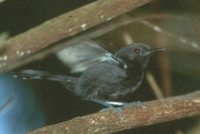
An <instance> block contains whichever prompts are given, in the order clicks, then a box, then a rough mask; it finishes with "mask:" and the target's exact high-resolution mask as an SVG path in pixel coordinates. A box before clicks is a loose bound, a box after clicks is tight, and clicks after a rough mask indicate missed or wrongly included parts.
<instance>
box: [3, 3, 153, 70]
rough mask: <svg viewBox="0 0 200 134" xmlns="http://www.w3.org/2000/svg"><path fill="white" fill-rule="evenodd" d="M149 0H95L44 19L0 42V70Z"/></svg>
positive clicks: (9, 67)
mask: <svg viewBox="0 0 200 134" xmlns="http://www.w3.org/2000/svg"><path fill="white" fill-rule="evenodd" d="M151 1H153V0H97V1H95V2H93V3H91V4H88V5H86V6H83V7H81V8H78V9H75V10H73V11H71V12H68V13H65V14H63V15H60V16H58V17H56V18H54V19H51V20H49V21H46V22H44V23H43V24H41V25H39V26H37V27H35V28H33V29H30V30H28V31H27V32H24V33H22V34H20V35H18V36H15V37H13V38H10V39H9V40H7V41H6V42H5V43H2V44H1V45H0V72H6V71H9V70H11V69H14V68H16V67H19V66H21V65H23V64H26V63H28V62H30V61H33V60H36V59H40V58H41V55H40V56H36V57H35V58H33V57H32V56H30V54H34V53H36V52H39V51H41V50H43V49H44V48H47V47H50V46H53V45H55V44H54V43H56V42H58V41H61V40H63V39H66V38H67V39H69V37H72V36H75V35H77V34H79V33H81V32H83V31H85V30H88V29H90V28H92V27H94V26H97V25H99V24H101V23H104V22H107V21H109V20H111V19H113V18H115V17H117V16H119V15H122V14H124V13H126V12H128V11H131V10H132V9H135V8H137V7H140V6H142V5H144V4H146V3H149V2H151ZM85 38H86V37H85ZM27 56H30V57H31V59H30V58H29V57H27ZM43 57H44V56H43ZM22 60H25V61H24V62H22Z"/></svg>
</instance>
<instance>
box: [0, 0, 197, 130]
mask: <svg viewBox="0 0 200 134" xmlns="http://www.w3.org/2000/svg"><path fill="white" fill-rule="evenodd" d="M92 1H95V0H84V1H81V0H60V1H54V0H48V1H39V0H34V1H30V0H4V1H3V0H0V42H3V41H4V40H6V39H7V38H10V37H12V36H15V35H17V34H20V33H22V32H24V31H27V30H28V29H30V28H32V27H34V26H37V25H39V24H41V23H42V22H44V21H46V20H49V19H51V18H53V17H56V16H58V15H60V14H62V13H65V12H68V11H70V10H73V9H75V8H78V7H80V6H83V5H85V4H88V3H90V2H92ZM198 3H199V4H198ZM199 11H200V2H199V1H198V0H191V1H188V0H176V1H175V0H170V1H164V0H157V1H155V2H153V3H151V4H148V5H145V6H143V7H141V8H138V9H136V10H134V11H133V12H130V13H128V14H126V15H123V16H121V17H120V19H114V20H112V21H113V27H115V28H114V29H113V30H112V31H109V32H107V33H105V34H103V35H101V36H98V37H96V38H93V40H95V41H97V42H100V44H101V45H102V47H104V48H105V49H107V50H108V51H110V52H115V51H116V50H118V49H120V48H121V47H123V46H125V45H128V44H130V43H132V42H143V43H146V44H148V45H150V46H152V47H163V48H166V51H165V52H163V53H160V54H156V55H154V56H153V57H152V58H151V60H150V63H149V66H148V68H147V69H146V75H145V80H144V81H143V84H142V86H141V87H140V88H139V89H138V90H137V91H136V92H134V94H130V95H128V96H126V97H124V98H121V100H124V101H129V102H132V101H148V100H154V99H159V98H164V97H168V96H175V95H181V94H186V93H189V92H192V91H196V90H199V87H200V60H199V58H200V53H199V52H200V38H199V36H200V13H199ZM119 20H120V23H121V24H120V25H115V24H116V22H115V21H119ZM27 45H28V44H27ZM21 69H39V70H46V71H49V72H56V73H60V74H62V73H67V74H68V73H69V69H68V68H67V67H66V66H65V65H64V64H63V63H62V61H60V60H59V59H58V58H57V57H56V55H55V54H52V55H50V56H48V57H47V58H45V59H42V60H40V61H36V62H32V63H30V64H28V65H26V66H24V67H21V68H18V69H17V70H21ZM15 71H16V70H14V71H12V72H9V73H6V74H2V75H1V76H0V134H13V133H14V134H23V133H25V132H26V131H30V130H33V129H36V128H39V127H42V126H45V125H50V124H55V123H58V122H62V121H66V120H69V119H71V118H73V117H76V116H83V115H86V114H91V113H94V112H98V111H99V110H100V109H102V108H103V107H102V106H101V105H98V104H96V103H93V102H89V101H84V100H81V99H80V98H79V97H76V96H74V95H73V94H72V93H71V92H69V91H67V90H66V89H65V88H64V86H62V85H61V84H60V83H56V82H51V81H46V80H41V81H33V80H27V81H25V80H20V79H15V78H13V75H14V74H15ZM144 128H145V129H144ZM120 133H127V134H129V133H135V134H151V133H152V134H155V133H163V134H169V133H170V134H199V133H200V120H199V117H193V118H188V119H181V120H178V121H171V122H168V123H162V124H158V125H153V126H149V127H143V128H137V129H133V130H127V131H125V132H120Z"/></svg>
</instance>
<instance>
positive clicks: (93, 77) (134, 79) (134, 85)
mask: <svg viewBox="0 0 200 134" xmlns="http://www.w3.org/2000/svg"><path fill="white" fill-rule="evenodd" d="M163 50H164V48H151V47H150V46H149V45H146V44H145V43H132V44H130V45H127V46H125V47H123V48H121V49H119V50H117V51H116V52H115V53H110V52H108V51H107V50H105V49H104V48H102V47H101V46H100V45H99V44H98V43H96V42H94V41H91V40H86V41H82V42H81V43H80V44H78V45H75V46H71V47H68V48H66V49H63V50H61V51H60V52H58V53H57V56H58V58H59V59H60V60H61V61H63V62H64V63H65V64H66V65H67V66H69V67H70V68H71V73H72V74H76V73H77V74H79V75H78V76H77V75H75V76H73V75H71V76H70V75H67V74H55V73H51V72H46V71H41V70H33V69H25V70H21V71H19V72H17V73H16V75H15V77H19V78H22V79H35V80H36V79H46V80H51V81H57V82H60V83H61V84H63V85H64V86H65V88H66V89H67V90H69V91H71V92H73V93H74V94H75V95H77V96H80V97H81V98H82V99H84V100H89V101H94V102H96V103H99V104H102V105H104V106H106V107H115V106H118V107H123V106H124V105H126V104H127V103H126V102H119V101H116V100H118V99H119V98H121V97H124V96H126V95H128V94H130V93H133V92H134V91H135V90H137V89H138V88H139V86H140V85H141V83H142V81H143V78H144V72H145V68H146V67H147V64H148V62H149V59H150V57H151V56H152V55H153V54H154V53H156V52H160V51H163Z"/></svg>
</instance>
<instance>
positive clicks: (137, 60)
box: [115, 43, 164, 68]
mask: <svg viewBox="0 0 200 134" xmlns="http://www.w3.org/2000/svg"><path fill="white" fill-rule="evenodd" d="M163 50H164V49H163V48H151V47H149V46H148V45H146V44H143V43H133V44H131V45H128V46H126V47H124V48H122V49H120V50H118V51H117V52H116V53H115V56H116V57H119V58H121V59H122V60H123V61H124V62H125V63H126V64H127V66H128V67H129V66H137V65H139V67H141V68H145V67H146V66H147V64H148V61H149V58H150V56H151V55H152V54H154V53H155V52H159V51H163Z"/></svg>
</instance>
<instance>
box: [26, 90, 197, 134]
mask: <svg viewBox="0 0 200 134" xmlns="http://www.w3.org/2000/svg"><path fill="white" fill-rule="evenodd" d="M199 111H200V92H199V91H198V92H194V93H191V94H187V95H182V96H177V97H171V98H167V99H161V100H154V101H149V102H145V103H144V107H141V106H133V105H130V106H127V107H126V108H125V109H124V111H123V113H124V120H123V121H122V120H120V116H119V113H118V112H116V111H113V110H111V109H110V110H105V111H103V112H98V113H95V114H90V115H86V116H83V117H76V118H74V119H72V120H69V121H66V122H63V123H59V124H55V125H51V126H47V127H44V128H40V129H38V130H35V131H33V132H30V133H28V134H44V133H45V134H47V133H55V134H66V133H70V134H79V133H82V134H86V133H114V132H119V131H123V130H127V129H130V128H136V127H141V126H148V125H152V124H156V123H161V122H167V121H171V120H177V119H181V118H186V117H191V116H196V115H200V112H199Z"/></svg>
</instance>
